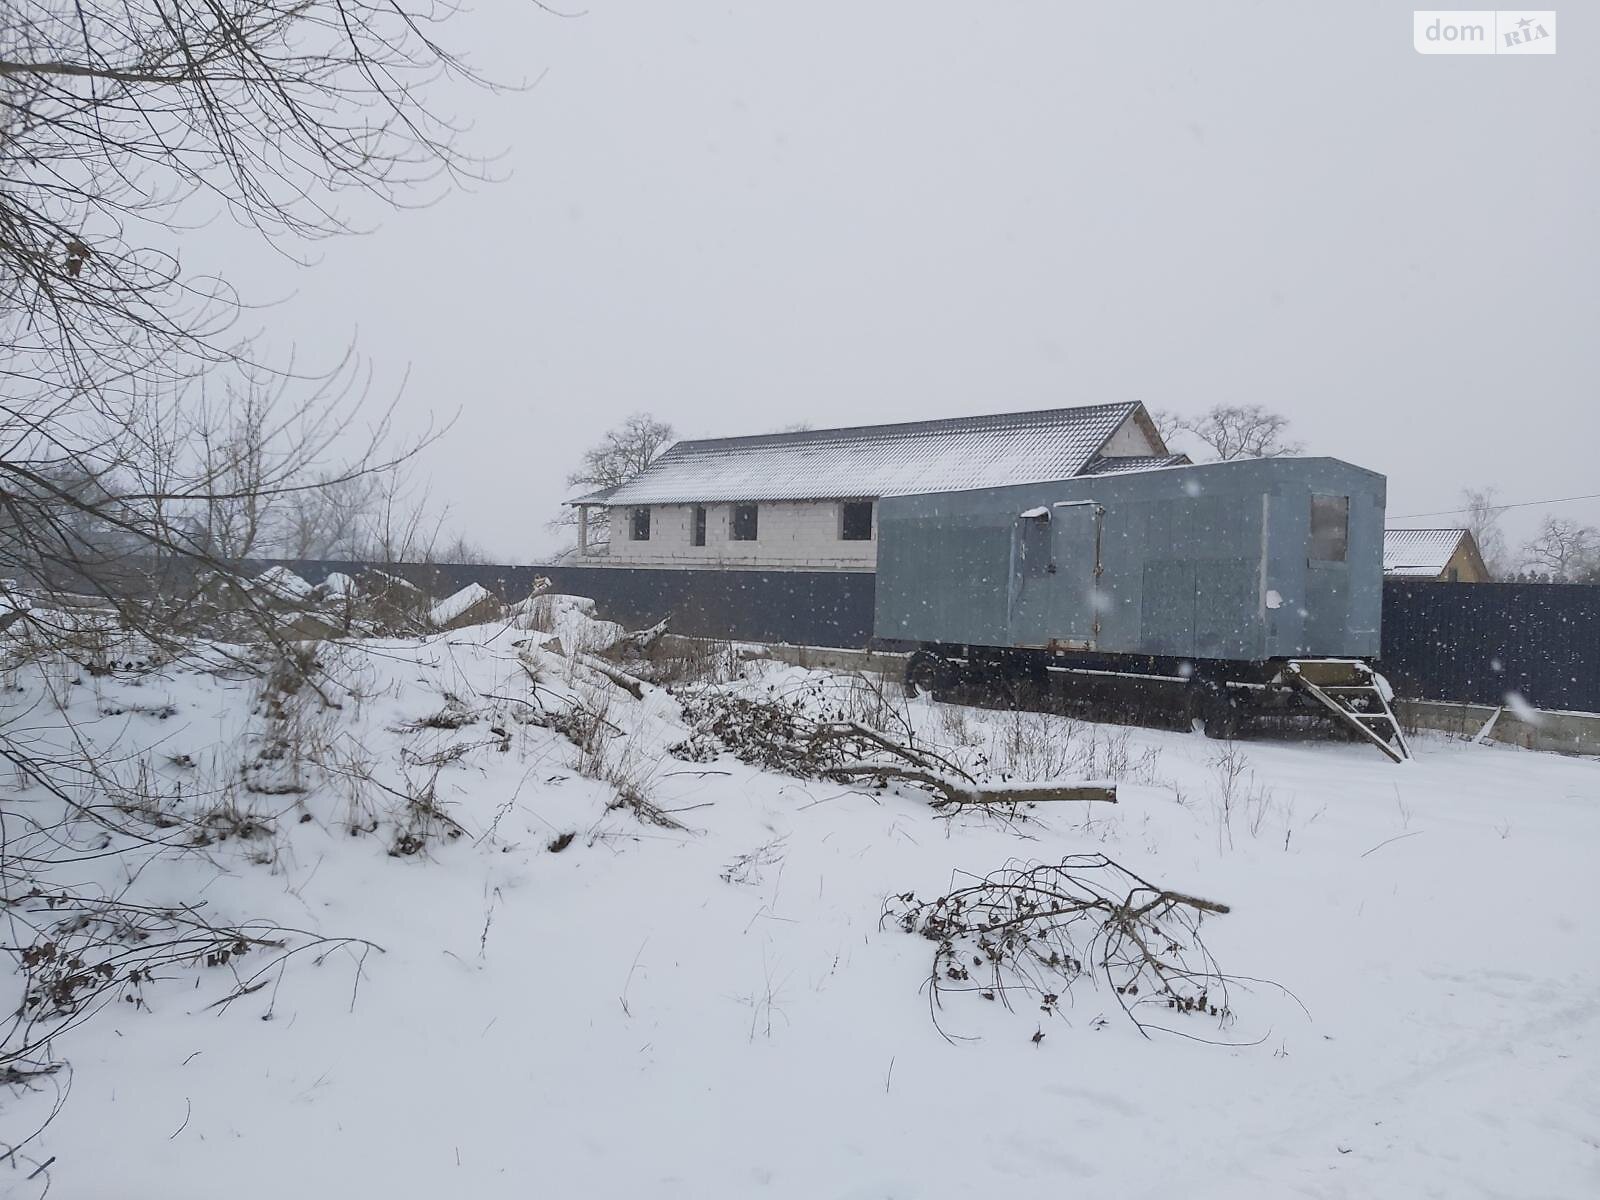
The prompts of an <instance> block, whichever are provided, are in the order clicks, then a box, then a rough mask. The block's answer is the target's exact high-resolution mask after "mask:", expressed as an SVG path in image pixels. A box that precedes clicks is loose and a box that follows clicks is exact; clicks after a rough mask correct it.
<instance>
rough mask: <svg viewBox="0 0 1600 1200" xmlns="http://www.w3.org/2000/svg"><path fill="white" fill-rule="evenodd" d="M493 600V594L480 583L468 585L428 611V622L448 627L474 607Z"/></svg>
mask: <svg viewBox="0 0 1600 1200" xmlns="http://www.w3.org/2000/svg"><path fill="white" fill-rule="evenodd" d="M494 598H495V597H494V593H493V592H491V591H490V590H489V589H488V588H486V587H484V586H483V585H482V584H481V583H469V584H467V586H466V587H464V588H462V589H461V590H460V591H459V592H455V593H452V594H451V595H449V596H446V597H445V598H444V599H443V600H441V601H439V603H437V604H435V605H434V606H433V607H432V608H431V609H429V610H428V620H429V621H430V622H432V623H433V624H435V625H448V624H450V622H451V621H454V620H455V619H456V618H457V617H459V616H461V614H462V613H464V612H467V611H468V610H469V609H471V608H473V607H474V606H475V605H478V604H482V603H483V602H484V601H485V600H494ZM496 603H498V601H496Z"/></svg>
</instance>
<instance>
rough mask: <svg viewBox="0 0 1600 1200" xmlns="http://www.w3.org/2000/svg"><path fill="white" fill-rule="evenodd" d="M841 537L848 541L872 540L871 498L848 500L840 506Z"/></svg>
mask: <svg viewBox="0 0 1600 1200" xmlns="http://www.w3.org/2000/svg"><path fill="white" fill-rule="evenodd" d="M839 537H840V539H841V540H843V541H846V542H870V541H871V540H872V501H871V500H847V501H845V502H844V503H843V504H841V505H840V506H839Z"/></svg>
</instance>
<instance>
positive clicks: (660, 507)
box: [594, 500, 878, 571]
mask: <svg viewBox="0 0 1600 1200" xmlns="http://www.w3.org/2000/svg"><path fill="white" fill-rule="evenodd" d="M840 505H841V502H840V501H837V500H772V501H764V502H762V503H761V504H759V505H757V509H758V510H759V516H758V518H757V529H756V540H755V541H753V542H735V541H732V540H730V539H729V537H728V525H729V522H730V521H731V520H732V514H733V508H734V506H733V505H731V504H708V505H706V506H705V507H706V544H705V545H704V546H692V545H690V544H689V535H690V530H691V528H692V522H693V520H694V516H693V514H694V507H693V506H692V505H688V504H654V505H651V506H650V540H649V541H647V542H636V541H633V540H632V538H631V536H630V535H631V533H632V531H633V510H632V509H631V508H626V507H617V508H611V509H608V510H606V511H607V513H608V514H609V519H610V522H611V549H610V552H609V553H608V554H606V555H605V556H604V557H603V558H599V559H597V560H596V561H598V562H606V563H615V564H617V565H619V566H620V565H627V566H646V567H648V566H659V567H689V566H729V567H791V568H810V569H815V570H827V569H830V568H831V569H834V570H854V571H860V570H871V569H872V568H874V567H876V566H877V562H878V542H877V533H878V529H877V525H878V513H877V506H876V504H874V506H873V513H872V525H873V529H872V533H873V540H872V541H869V542H847V541H844V540H843V539H842V538H841V537H840V536H839V532H840V525H839V522H840ZM594 519H599V514H598V513H596V514H594Z"/></svg>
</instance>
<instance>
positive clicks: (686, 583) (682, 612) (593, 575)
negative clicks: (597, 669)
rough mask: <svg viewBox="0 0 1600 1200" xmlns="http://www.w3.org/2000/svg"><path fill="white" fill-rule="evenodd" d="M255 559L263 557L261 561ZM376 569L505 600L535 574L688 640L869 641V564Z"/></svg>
mask: <svg viewBox="0 0 1600 1200" xmlns="http://www.w3.org/2000/svg"><path fill="white" fill-rule="evenodd" d="M263 565H264V564H263ZM284 565H285V566H287V567H289V568H290V569H291V570H292V571H294V572H295V574H297V575H299V576H300V577H301V578H303V579H305V580H306V581H307V582H309V583H321V582H322V580H323V579H325V578H327V576H328V575H329V574H330V573H332V572H334V571H342V572H344V573H345V574H347V575H352V576H354V575H359V574H360V573H361V572H362V571H363V570H366V569H368V567H367V564H363V563H352V562H304V561H297V562H290V563H285V564H284ZM380 569H381V570H384V571H387V572H390V573H391V574H394V575H400V576H403V577H405V578H406V579H408V580H410V581H411V582H412V583H414V584H416V585H417V586H418V587H421V588H423V589H424V590H426V591H427V592H429V593H430V594H432V595H434V596H442V595H446V594H448V593H450V592H453V591H455V590H456V589H458V588H463V587H466V586H467V585H468V584H469V583H477V584H481V585H482V586H483V587H486V588H488V589H489V590H490V591H492V592H494V593H495V594H496V595H497V596H500V597H501V598H502V599H505V600H516V599H519V598H521V597H523V596H526V595H527V594H528V592H529V591H530V590H531V589H532V587H533V582H534V580H535V579H538V578H539V577H540V576H544V577H545V578H547V579H549V580H550V582H551V584H553V585H554V588H555V590H556V591H558V592H563V593H566V594H568V595H573V596H588V597H590V598H591V599H592V600H594V602H595V606H596V608H597V609H598V611H599V612H600V614H601V615H602V616H604V617H606V618H608V619H610V620H613V621H618V622H620V623H621V624H623V625H628V626H630V627H633V628H639V627H642V626H646V625H654V624H655V623H656V622H657V621H661V620H666V621H668V622H670V623H671V627H672V630H673V632H674V633H681V634H685V635H687V636H689V637H720V638H733V639H736V640H740V641H752V642H789V643H791V644H793V645H798V646H846V647H862V646H865V645H866V644H867V643H868V641H869V640H871V638H872V598H873V578H874V577H873V574H872V572H870V571H735V570H729V571H688V570H674V569H671V568H659V567H587V566H568V565H559V566H528V567H507V566H494V565H477V564H470V563H426V564H424V563H402V564H397V565H394V566H384V567H382V568H380Z"/></svg>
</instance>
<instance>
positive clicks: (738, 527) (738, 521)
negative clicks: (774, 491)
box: [728, 504, 757, 542]
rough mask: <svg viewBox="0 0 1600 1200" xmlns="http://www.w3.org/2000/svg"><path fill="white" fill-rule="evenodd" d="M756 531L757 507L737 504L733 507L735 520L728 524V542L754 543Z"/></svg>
mask: <svg viewBox="0 0 1600 1200" xmlns="http://www.w3.org/2000/svg"><path fill="white" fill-rule="evenodd" d="M756 530H757V522H756V506H755V505H754V504H735V505H734V506H733V519H732V520H731V521H730V522H729V523H728V540H729V541H734V542H753V541H755V540H756Z"/></svg>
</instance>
